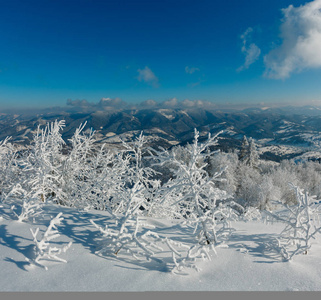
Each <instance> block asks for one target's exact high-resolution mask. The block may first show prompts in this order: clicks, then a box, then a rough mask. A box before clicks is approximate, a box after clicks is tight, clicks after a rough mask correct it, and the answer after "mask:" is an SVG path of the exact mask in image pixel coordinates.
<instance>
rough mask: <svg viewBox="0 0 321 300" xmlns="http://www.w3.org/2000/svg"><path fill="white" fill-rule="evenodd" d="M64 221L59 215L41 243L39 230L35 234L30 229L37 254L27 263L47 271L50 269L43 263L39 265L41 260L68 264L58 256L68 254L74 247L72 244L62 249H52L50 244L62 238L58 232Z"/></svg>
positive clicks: (53, 220) (54, 247) (51, 222)
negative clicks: (38, 236)
mask: <svg viewBox="0 0 321 300" xmlns="http://www.w3.org/2000/svg"><path fill="white" fill-rule="evenodd" d="M62 220H63V217H62V213H59V214H58V215H57V216H56V217H55V218H53V219H52V220H51V221H50V224H49V226H48V228H47V230H46V231H45V233H44V234H43V237H42V239H41V240H40V241H38V239H37V235H38V233H39V228H37V229H36V230H35V232H34V231H33V230H32V229H30V231H31V234H32V236H33V241H34V243H35V253H34V257H33V258H32V259H28V258H27V259H26V260H27V261H29V262H31V263H33V264H35V265H37V266H40V267H42V268H44V269H46V270H48V268H47V267H46V266H44V265H42V264H41V263H39V261H40V260H46V259H49V260H56V261H60V262H65V263H66V262H67V261H66V260H65V259H63V258H61V257H59V256H58V255H60V254H61V253H63V252H66V251H67V250H68V249H69V248H70V246H71V245H72V242H69V243H68V244H67V245H65V246H63V247H60V248H58V247H56V246H53V247H52V246H51V244H50V243H51V241H52V240H53V239H56V238H57V237H59V236H60V234H59V233H58V230H57V225H60V223H61V221H62Z"/></svg>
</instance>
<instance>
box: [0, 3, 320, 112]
mask: <svg viewBox="0 0 321 300" xmlns="http://www.w3.org/2000/svg"><path fill="white" fill-rule="evenodd" d="M291 5H292V6H291ZM0 7H1V9H0V38H1V42H0V108H10V107H48V106H59V105H60V106H64V105H65V104H66V101H67V99H71V100H77V99H86V100H87V101H89V102H98V101H100V99H102V98H121V99H122V100H123V101H125V102H128V103H134V102H142V101H145V100H148V99H153V100H155V101H158V102H161V101H165V100H169V99H171V98H174V97H175V98H177V99H178V100H180V101H182V100H184V99H189V100H205V101H212V102H214V103H227V102H229V103H241V102H242V103H244V102H250V103H260V102H264V103H319V102H321V101H320V100H321V84H320V79H321V12H320V9H321V0H314V1H309V2H306V1H299V0H289V1H287V0H260V1H257V0H246V1H240V0H229V1H216V0H197V1H189V0H185V1H183V0H182V1H180V0H170V1H167V0H161V1H159V0H140V1H138V0H114V1H108V0H104V1H98V0H91V1H89V0H76V1H71V0H63V1H62V0H51V1H49V0H39V1H32V0H28V1H27V0H22V1H18V0H10V1H7V0H6V1H4V0H0ZM282 9H283V10H282Z"/></svg>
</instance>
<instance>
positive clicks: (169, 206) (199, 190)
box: [152, 129, 234, 251]
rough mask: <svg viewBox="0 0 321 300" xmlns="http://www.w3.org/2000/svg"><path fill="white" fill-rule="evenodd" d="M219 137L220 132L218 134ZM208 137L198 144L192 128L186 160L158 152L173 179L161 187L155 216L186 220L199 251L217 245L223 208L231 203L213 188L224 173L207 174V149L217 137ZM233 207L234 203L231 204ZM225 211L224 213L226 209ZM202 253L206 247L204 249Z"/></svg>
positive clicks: (224, 194) (161, 162)
mask: <svg viewBox="0 0 321 300" xmlns="http://www.w3.org/2000/svg"><path fill="white" fill-rule="evenodd" d="M219 134H220V133H219ZM219 134H216V135H215V136H213V137H212V136H211V135H209V137H208V140H207V141H206V142H205V143H203V144H202V143H199V141H198V138H199V132H198V131H197V130H196V129H195V136H194V142H193V144H192V145H191V146H190V147H187V148H186V151H187V152H188V156H189V158H190V159H189V160H188V161H184V160H181V159H180V158H179V157H177V156H176V153H175V151H167V150H164V151H163V152H158V153H157V154H158V158H159V160H160V162H159V164H161V165H166V164H169V165H171V166H175V167H174V168H173V171H174V178H173V179H172V180H171V181H169V182H167V183H166V184H164V185H163V186H162V189H161V190H160V192H161V193H160V194H159V195H158V198H157V200H156V203H155V205H154V207H153V212H152V213H154V214H155V215H157V214H158V212H159V211H161V212H162V214H163V215H166V212H168V213H170V214H174V215H175V217H176V218H181V219H188V220H189V221H190V222H191V223H193V225H194V226H195V235H196V236H197V239H198V245H199V246H201V248H202V247H203V246H204V247H205V246H209V247H210V248H211V249H213V250H215V249H214V246H216V245H218V244H219V242H220V241H219V238H218V235H219V233H220V227H219V223H220V221H221V219H224V213H223V206H225V207H226V206H227V205H228V204H232V203H230V202H227V201H226V198H227V193H226V192H225V191H223V190H220V189H218V188H217V187H216V185H215V181H216V180H219V179H220V177H221V174H222V172H223V171H224V170H221V171H219V172H217V173H215V174H213V176H212V177H210V176H209V174H208V172H206V167H207V163H205V162H206V161H207V160H208V157H209V156H210V155H211V154H213V152H210V151H208V149H209V147H210V146H214V145H216V143H217V136H218V135H219ZM233 204H234V203H233ZM226 212H227V210H226ZM203 250H204V251H206V250H205V248H204V249H203Z"/></svg>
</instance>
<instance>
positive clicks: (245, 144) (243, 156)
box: [239, 135, 249, 161]
mask: <svg viewBox="0 0 321 300" xmlns="http://www.w3.org/2000/svg"><path fill="white" fill-rule="evenodd" d="M248 151H249V142H248V140H247V138H246V136H245V135H244V136H243V140H242V145H241V149H240V153H239V160H240V161H243V160H244V159H246V157H247V156H248Z"/></svg>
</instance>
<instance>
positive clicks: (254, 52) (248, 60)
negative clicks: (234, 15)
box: [237, 27, 261, 72]
mask: <svg viewBox="0 0 321 300" xmlns="http://www.w3.org/2000/svg"><path fill="white" fill-rule="evenodd" d="M252 32H253V29H252V28H251V27H249V28H248V29H246V31H245V32H244V33H243V34H242V35H241V39H242V40H243V46H242V49H241V50H242V52H243V53H244V54H245V62H244V64H243V65H242V66H241V67H239V68H238V69H237V71H238V72H240V71H243V70H244V69H248V68H249V66H250V65H251V64H253V63H254V62H255V61H256V60H257V59H258V58H259V57H260V55H261V49H260V48H259V47H258V46H257V45H255V44H254V43H251V44H250V45H248V40H249V39H250V38H251V33H252Z"/></svg>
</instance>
